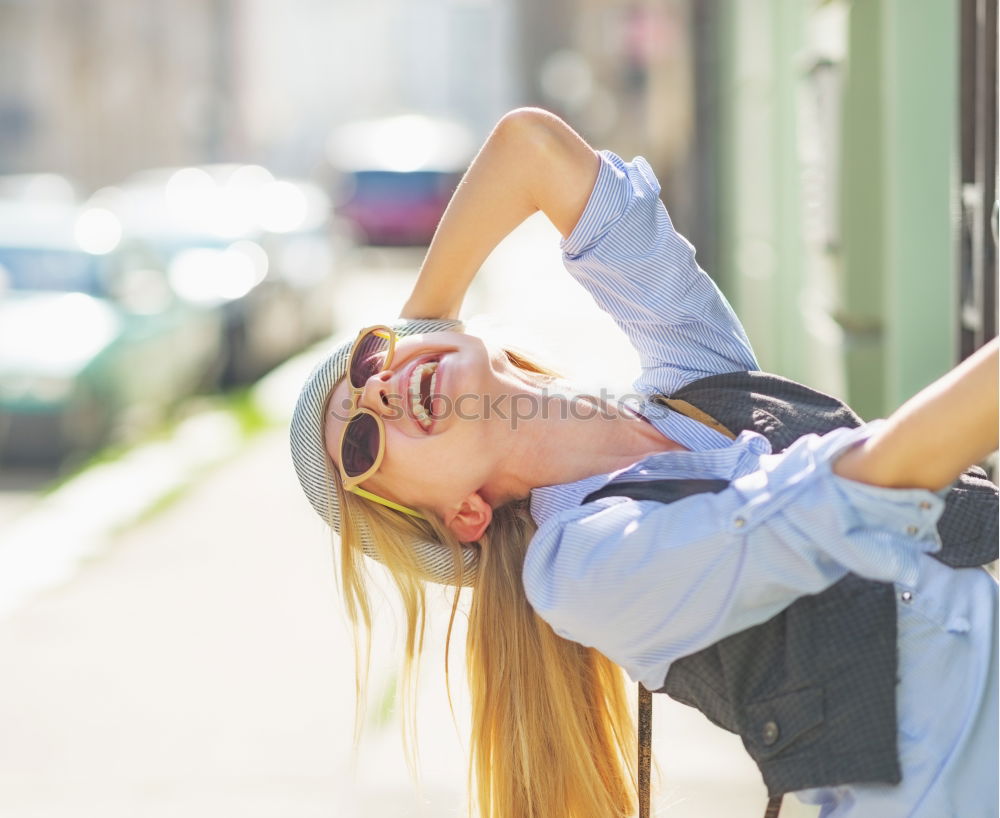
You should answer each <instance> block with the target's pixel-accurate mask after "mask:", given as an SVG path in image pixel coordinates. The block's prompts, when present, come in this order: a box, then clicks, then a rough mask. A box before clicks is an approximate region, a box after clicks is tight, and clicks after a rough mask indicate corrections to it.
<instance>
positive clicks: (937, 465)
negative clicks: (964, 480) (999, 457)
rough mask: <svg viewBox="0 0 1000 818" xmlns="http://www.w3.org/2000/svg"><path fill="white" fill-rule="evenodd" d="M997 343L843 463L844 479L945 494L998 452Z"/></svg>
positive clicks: (910, 404) (922, 395) (906, 407)
mask: <svg viewBox="0 0 1000 818" xmlns="http://www.w3.org/2000/svg"><path fill="white" fill-rule="evenodd" d="M998 350H1000V344H998V340H997V339H996V338H994V339H993V340H992V341H990V343H988V344H986V345H985V346H984V347H982V348H981V349H979V350H978V351H977V352H975V353H974V354H973V355H971V356H970V357H969V358H967V359H966V360H964V361H963V362H962V363H961V364H959V365H958V366H957V367H955V368H954V369H953V370H951V372H949V373H947V374H946V375H944V376H943V377H941V378H939V379H938V380H936V381H935V382H934V383H932V384H931V385H930V386H928V387H927V388H925V389H923V390H921V391H920V392H919V393H917V395H916V396H914V397H913V398H911V399H910V400H908V401H907V402H906V403H904V404H903V405H902V406H901V407H900V408H899V409H897V410H896V411H895V412H893V414H892V415H891V416H890V417H889V419H888V421H887V422H886V425H885V426H884V427H882V428H881V429H880V430H879V431H878V432H877V433H876V434H875V435H873V436H872V437H871V438H869V439H868V440H867V441H866V442H865V443H863V444H861V445H860V446H858V447H856V448H854V449H851V450H850V451H848V452H846V453H845V454H843V455H842V456H841V457H840V458H838V460H837V462H836V463H835V464H834V467H833V470H834V472H835V473H836V474H839V475H840V476H841V477H847V478H849V479H851V480H857V481H858V482H860V483H870V484H872V485H876V486H887V487H892V488H925V489H930V490H931V491H937V490H939V489H942V488H945V487H947V486H949V485H951V483H952V482H953V481H954V480H955V479H956V478H957V477H958V475H959V474H961V473H962V472H963V471H964V470H965V469H966V468H968V467H969V466H971V465H973V464H975V463H978V462H979V461H981V460H983V459H984V458H985V457H986V456H987V455H989V454H990V453H992V452H994V451H996V449H997V415H998V398H997V366H998V357H1000V356H998Z"/></svg>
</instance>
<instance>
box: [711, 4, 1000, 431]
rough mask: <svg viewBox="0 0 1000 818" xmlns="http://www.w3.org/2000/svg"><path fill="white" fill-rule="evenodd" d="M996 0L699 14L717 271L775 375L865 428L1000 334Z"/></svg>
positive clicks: (738, 7) (732, 8)
mask: <svg viewBox="0 0 1000 818" xmlns="http://www.w3.org/2000/svg"><path fill="white" fill-rule="evenodd" d="M699 6H702V4H701V3H699ZM996 8H997V4H996V0H961V1H960V2H947V3H941V2H937V0H869V2H863V3H862V2H848V1H847V0H825V1H824V2H810V3H796V2H785V1H784V0H740V2H735V3H733V2H726V0H717V1H716V2H709V3H707V4H705V5H703V6H702V12H703V13H706V14H711V15H712V18H713V23H714V24H713V25H712V26H711V27H709V28H707V29H706V30H705V31H704V32H703V36H702V38H701V40H700V41H699V43H698V46H697V47H699V48H701V49H703V50H704V51H705V52H706V53H709V54H713V55H715V60H714V61H713V63H712V74H713V76H712V78H711V83H712V86H713V88H714V94H713V97H714V99H715V100H716V108H715V110H714V111H713V112H712V116H711V121H710V122H708V123H706V124H707V125H708V126H709V127H708V128H707V129H705V131H704V132H705V133H706V134H709V133H710V134H711V139H710V140H705V141H700V142H699V144H700V146H701V148H702V149H707V150H708V151H709V152H710V156H711V158H712V160H713V161H714V162H715V164H716V171H715V174H714V181H713V187H712V195H713V197H714V201H713V203H712V213H713V214H714V219H713V221H714V222H715V223H716V224H717V225H718V232H717V236H716V241H715V246H714V248H713V253H714V263H715V266H716V268H717V269H718V271H719V277H720V279H721V281H722V282H723V285H724V286H725V287H726V289H727V291H728V292H729V293H730V294H731V296H732V298H733V300H734V302H735V305H736V307H737V310H738V311H739V312H740V314H741V315H742V317H743V318H744V320H745V322H746V324H747V327H748V331H749V332H750V336H751V338H752V339H753V340H754V343H755V346H756V348H757V350H758V352H759V355H760V358H761V361H762V364H763V365H764V366H765V367H767V368H771V369H774V370H777V371H780V372H783V373H785V374H788V375H790V376H792V377H795V378H798V379H801V380H805V381H806V382H809V383H812V384H814V385H816V386H818V387H820V388H825V389H827V390H828V391H831V392H834V393H836V394H839V395H843V396H846V397H847V398H848V400H849V402H850V403H851V404H852V405H854V406H855V407H856V408H857V409H858V411H859V412H861V413H862V414H863V415H865V416H866V417H876V416H881V415H884V414H886V413H888V412H889V411H891V410H892V409H894V408H895V407H896V406H898V405H899V404H900V403H902V402H903V401H904V400H905V399H906V398H907V397H909V396H910V395H912V394H913V393H914V392H916V391H917V390H919V389H920V388H921V387H923V386H925V385H926V384H927V383H929V382H930V381H931V380H933V379H934V378H935V377H937V376H938V375H940V374H942V373H943V372H945V371H946V370H947V369H949V368H950V367H951V366H953V365H954V364H955V363H956V362H957V361H958V360H959V359H960V358H961V357H963V356H964V355H967V354H968V353H969V352H971V351H972V350H973V349H974V348H976V347H977V346H978V345H980V344H982V343H983V341H984V340H987V339H988V338H989V337H991V336H992V335H994V334H995V333H996V316H997V306H996V256H995V249H996V236H995V232H994V230H992V229H991V228H990V214H991V211H993V217H994V219H995V216H996V214H995V210H993V204H994V202H995V199H996V155H997V142H996V95H997V80H996V60H997V51H996V42H997V15H996Z"/></svg>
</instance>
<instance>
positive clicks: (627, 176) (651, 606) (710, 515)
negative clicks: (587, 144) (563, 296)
mask: <svg viewBox="0 0 1000 818" xmlns="http://www.w3.org/2000/svg"><path fill="white" fill-rule="evenodd" d="M658 197H659V185H658V183H657V181H656V179H655V177H654V175H653V173H652V170H651V168H650V167H649V165H648V164H647V163H646V161H645V160H644V159H641V158H639V159H636V160H634V161H633V162H631V163H625V162H623V161H622V160H621V159H620V158H619V157H617V156H615V155H614V154H612V153H610V152H604V153H602V161H601V169H600V173H599V175H598V179H597V182H596V184H595V187H594V191H593V193H592V194H591V197H590V201H589V202H588V204H587V207H586V209H585V211H584V213H583V215H582V216H581V218H580V221H579V223H578V224H577V226H576V228H575V229H574V230H573V232H572V234H571V235H570V236H569V237H568V238H567V239H566V240H565V241H564V242H563V244H562V248H563V254H564V255H563V259H564V263H565V265H566V268H567V269H568V270H569V272H570V273H571V274H572V275H573V277H574V278H575V279H576V280H577V281H579V282H580V283H581V284H582V285H583V286H584V287H585V288H586V289H587V291H588V292H590V293H591V295H592V296H593V298H594V300H595V301H596V302H597V304H598V305H599V306H600V307H601V308H602V309H604V310H605V311H607V312H608V313H609V314H610V315H611V316H612V317H613V318H614V320H615V321H616V323H617V324H618V326H619V327H621V329H622V330H623V331H624V332H625V333H626V334H627V335H628V337H629V339H630V340H631V342H632V344H633V345H634V347H635V348H636V350H638V352H639V355H640V363H641V365H642V372H641V374H640V375H639V377H638V379H637V380H636V382H635V385H634V388H635V391H636V392H637V393H638V394H640V395H642V396H645V397H649V396H651V395H654V394H660V393H670V392H672V391H674V390H676V389H677V388H679V387H680V386H682V385H684V384H686V383H689V382H691V381H694V380H697V379H698V378H701V377H704V376H707V375H713V374H718V373H723V372H731V371H736V370H746V369H756V368H757V363H756V360H755V358H754V355H753V352H752V350H751V348H750V344H749V342H748V340H747V338H746V335H745V333H744V331H743V328H742V327H741V326H740V323H739V321H738V319H737V318H736V316H735V315H734V314H733V312H732V309H731V308H730V307H729V305H728V304H727V303H726V301H725V299H724V298H723V296H722V294H721V293H720V292H719V291H718V289H717V288H716V287H715V285H714V284H713V282H712V281H711V280H710V279H709V278H708V276H707V275H705V273H703V272H702V271H701V270H700V269H699V268H698V266H697V263H696V261H695V255H694V249H693V248H692V247H691V245H690V244H689V243H688V242H687V241H686V240H685V239H684V238H683V237H681V236H680V235H678V234H677V233H676V232H675V231H674V229H673V226H672V224H671V222H670V219H669V217H668V215H667V212H666V209H665V208H664V206H663V204H662V202H660V200H659V198H658ZM640 411H641V412H642V413H643V414H644V415H645V416H646V417H647V418H648V419H649V420H650V421H651V422H652V423H653V425H654V426H655V427H656V428H657V429H659V430H660V431H661V432H662V433H663V434H664V435H666V436H667V437H669V438H671V439H673V440H675V441H677V442H678V443H681V444H682V445H683V446H685V447H686V448H687V449H688V450H689V451H680V452H667V453H663V454H656V455H652V456H650V457H647V458H645V459H644V460H642V461H640V462H638V463H636V464H634V465H632V466H631V467H629V468H627V469H624V470H622V471H621V472H617V473H615V474H609V475H596V476H593V477H589V478H586V479H584V480H580V481H577V482H575V483H569V484H564V485H558V486H547V487H543V488H538V489H535V490H534V491H533V492H532V495H531V512H532V515H533V516H534V518H535V521H536V522H537V523H538V525H539V529H538V532H537V534H536V535H535V538H534V539H533V540H532V542H531V545H530V547H529V550H528V554H527V557H526V559H525V565H524V585H525V589H526V592H527V594H528V599H529V600H530V602H531V604H532V606H533V607H534V609H535V610H536V611H537V612H538V614H539V615H540V616H542V617H543V618H544V619H545V620H546V621H547V622H549V623H550V624H551V625H552V627H553V628H554V629H555V631H556V632H557V633H559V634H560V635H562V636H564V637H566V638H567V639H572V640H574V641H576V642H580V643H582V644H585V645H590V646H593V647H595V648H597V649H598V650H600V651H601V652H602V653H604V654H605V655H606V656H608V657H609V658H611V659H612V660H614V661H615V662H617V663H618V664H620V665H622V667H624V668H625V670H626V671H627V672H628V673H629V675H630V676H631V677H632V678H633V679H635V680H638V681H640V682H642V683H643V684H644V685H645V686H646V687H648V688H651V689H656V688H659V687H660V686H661V685H662V683H663V679H664V677H665V676H666V673H667V670H668V669H669V667H670V664H671V662H673V661H674V660H675V659H677V658H679V657H682V656H686V655H688V654H691V653H693V652H695V651H697V650H700V649H701V648H703V647H706V646H708V645H711V644H713V643H715V642H717V641H718V640H720V639H722V638H724V637H726V636H729V635H730V634H733V633H736V632H738V631H741V630H744V629H746V628H748V627H751V626H753V625H756V624H758V623H760V622H764V621H766V620H767V619H769V618H771V617H772V616H774V615H775V614H777V613H778V612H780V611H781V610H783V609H784V608H785V607H787V606H788V605H789V604H791V603H792V602H793V601H794V600H795V599H797V598H798V597H800V596H803V595H806V594H814V593H818V592H820V591H822V590H824V589H825V588H828V587H829V586H830V585H832V584H834V583H835V582H836V581H837V580H839V579H840V578H841V577H843V576H844V575H845V574H846V573H847V572H854V573H856V574H859V575H861V576H864V577H868V578H871V579H878V580H882V581H886V582H893V583H895V585H896V588H897V600H898V602H897V610H898V627H899V636H898V645H899V673H900V682H899V685H898V686H897V711H898V721H899V731H900V732H899V751H900V761H901V764H902V769H903V781H902V783H901V784H900V785H899V786H888V785H870V784H865V785H853V786H847V787H837V788H825V789H822V790H812V791H809V792H805V793H800V794H799V797H800V798H802V800H807V801H809V802H811V803H821V804H823V805H824V806H823V810H822V813H821V814H822V815H823V816H824V818H830V817H832V816H835V817H836V818H843V817H844V816H853V818H861V816H878V818H890V816H925V817H926V818H942V817H943V816H961V818H974V817H976V816H984V818H985V816H995V815H996V814H997V743H998V737H997V715H998V714H997V684H998V678H997V656H996V649H995V646H996V613H997V587H996V583H995V582H994V581H993V579H992V578H991V577H990V576H989V575H988V574H987V573H986V572H985V571H982V570H980V569H964V570H953V569H950V568H947V567H946V566H944V565H942V564H941V563H939V562H937V560H935V559H933V558H932V557H930V556H929V554H930V553H933V552H934V551H936V550H937V549H938V548H940V542H939V540H938V536H937V531H936V527H935V523H936V521H937V518H938V517H939V515H940V513H941V510H942V507H943V501H942V500H941V499H940V498H939V497H938V496H936V495H934V494H931V493H929V492H924V491H920V490H898V489H883V488H878V487H873V486H865V485H861V484H858V483H854V482H851V481H848V480H845V479H843V478H840V477H838V476H836V475H834V474H833V473H832V471H831V463H832V461H833V460H834V459H835V458H836V456H837V454H838V453H839V452H841V451H843V450H844V449H845V448H846V447H849V446H851V445H854V444H855V443H856V442H858V441H860V440H863V439H864V438H865V437H866V436H868V435H869V434H871V431H872V429H873V428H874V427H875V425H874V424H868V425H866V426H864V427H862V428H860V429H854V430H847V429H841V430H837V431H835V432H833V433H831V434H828V435H825V436H823V437H819V436H815V435H811V436H808V437H806V438H803V439H802V440H800V441H797V442H796V443H795V444H794V445H793V446H791V447H790V448H789V449H788V450H787V451H786V452H784V453H782V454H780V455H774V454H771V450H770V444H769V443H768V442H767V440H766V439H765V438H763V437H762V436H760V435H758V434H755V433H752V432H744V433H743V434H741V435H740V436H739V437H738V438H737V439H736V440H735V441H730V440H729V439H727V438H726V437H724V436H723V435H721V434H719V433H717V432H715V431H713V430H711V429H709V428H707V427H705V426H703V425H702V424H700V423H697V422H696V421H692V420H690V419H688V418H686V417H683V416H681V415H678V414H676V413H674V412H671V411H669V410H668V409H665V408H663V407H661V406H659V405H658V404H654V403H651V402H648V401H646V402H644V403H643V405H642V406H641V407H640ZM618 475H626V476H627V477H628V478H629V479H638V480H642V479H658V478H663V477H712V478H722V479H725V480H728V481H730V482H731V486H730V488H728V489H727V490H725V491H723V492H721V493H719V494H702V495H697V496H694V497H689V498H687V499H685V500H682V501H680V502H676V503H672V504H669V505H663V504H659V503H655V502H649V501H635V500H628V499H621V498H605V499H603V500H599V501H597V502H595V503H591V504H588V505H587V506H581V505H580V503H581V501H582V499H583V498H584V497H585V496H586V495H587V494H589V493H590V492H592V491H594V490H595V489H597V488H600V487H601V486H603V485H604V484H606V483H607V482H608V481H609V480H610V479H612V478H613V477H615V476H618Z"/></svg>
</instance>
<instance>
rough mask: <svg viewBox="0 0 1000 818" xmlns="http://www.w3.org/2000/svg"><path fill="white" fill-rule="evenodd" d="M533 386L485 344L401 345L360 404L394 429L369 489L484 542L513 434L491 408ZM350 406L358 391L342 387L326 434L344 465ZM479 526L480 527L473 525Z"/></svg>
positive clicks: (444, 339) (405, 341)
mask: <svg viewBox="0 0 1000 818" xmlns="http://www.w3.org/2000/svg"><path fill="white" fill-rule="evenodd" d="M524 386H525V382H524V376H523V374H522V373H521V372H520V370H518V369H517V368H516V367H514V366H513V364H511V363H510V361H509V359H508V358H507V356H506V355H505V354H504V353H503V352H502V351H497V350H491V349H490V348H489V347H487V346H486V344H485V343H484V342H483V341H482V340H481V339H479V338H477V337H475V336H472V335H466V334H464V333H459V332H436V333H428V334H425V335H413V336H409V337H405V338H400V339H398V341H397V342H396V350H395V354H394V356H393V360H392V362H391V364H390V368H389V369H386V370H382V371H380V372H377V373H375V374H373V375H372V376H371V377H369V378H368V380H367V382H366V383H365V385H364V389H363V391H362V393H361V395H360V397H359V400H358V405H359V406H361V407H364V408H366V409H369V410H370V411H372V412H373V413H375V414H377V415H378V416H379V417H380V418H381V419H382V423H383V426H384V428H385V454H384V457H383V460H382V463H381V465H380V466H379V469H378V471H377V472H376V473H375V474H373V475H372V476H371V477H369V478H368V479H366V480H365V481H364V482H363V483H362V486H363V488H365V489H366V490H368V491H371V492H374V493H376V494H378V495H380V496H382V497H385V498H387V499H389V500H393V501H395V502H398V503H402V504H403V505H406V506H409V507H411V508H421V509H429V510H431V511H433V512H434V513H435V514H437V516H439V517H440V518H441V519H443V520H444V521H445V523H446V524H448V525H449V526H450V527H452V528H453V530H455V532H456V534H458V536H459V537H460V538H462V539H465V540H471V539H476V538H477V537H478V535H477V534H476V533H475V530H476V529H477V528H478V527H479V525H480V523H482V522H483V517H484V515H485V517H486V520H485V523H483V525H482V527H483V528H485V524H488V522H489V506H488V503H486V501H485V500H483V497H482V495H483V493H484V491H483V490H484V489H485V488H487V487H488V484H489V482H490V477H491V475H492V474H493V473H494V471H495V468H496V466H497V464H498V463H499V462H500V461H501V460H502V458H503V455H504V452H505V451H506V449H507V446H506V444H505V443H504V440H505V435H506V434H509V432H510V424H509V422H508V421H506V420H505V419H504V418H502V417H500V415H499V413H492V414H491V413H490V412H489V411H488V402H489V401H490V400H495V399H496V398H497V397H498V396H501V395H506V394H509V393H511V392H513V391H518V390H523V389H524ZM350 408H351V390H350V387H349V384H348V383H347V380H346V379H342V380H341V381H340V382H339V383H338V384H337V386H336V387H335V388H334V390H333V392H332V393H331V396H330V400H329V402H328V405H327V413H326V422H325V428H324V435H325V441H326V450H327V453H328V454H329V455H330V457H331V459H332V460H333V462H334V463H335V464H336V463H338V462H339V460H340V451H339V445H340V439H341V434H342V432H343V429H344V424H345V423H346V422H347V419H348V417H349V415H350ZM484 506H485V508H484ZM470 515H471V516H470ZM453 520H454V521H457V523H458V529H457V530H456V527H455V526H453V525H452V521H453ZM470 521H471V527H470V526H469V525H464V524H463V523H468V522H470ZM480 533H481V532H480Z"/></svg>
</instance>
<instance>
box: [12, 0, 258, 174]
mask: <svg viewBox="0 0 1000 818" xmlns="http://www.w3.org/2000/svg"><path fill="white" fill-rule="evenodd" d="M238 5H239V4H237V3H234V2H232V0H173V1H172V2H170V3H164V2H160V1H159V0H0V172H4V173H9V172H34V171H47V172H58V173H63V174H66V175H68V176H70V177H72V178H74V179H76V180H78V181H79V182H80V183H82V185H83V186H84V187H92V186H96V185H99V184H102V183H106V182H108V181H111V180H114V179H116V178H118V177H120V176H121V175H124V174H125V173H128V172H131V171H133V170H137V169H139V168H141V167H143V166H145V165H148V164H150V163H152V162H155V163H157V164H176V163H184V162H195V161H205V160H213V159H218V158H220V157H222V156H225V155H231V154H233V153H236V152H239V150H240V147H241V146H240V139H241V129H240V127H239V123H240V120H241V114H240V111H239V110H238V107H237V106H238V99H239V95H238V94H237V93H235V91H236V73H237V70H238V66H237V61H238V57H239V54H238V52H239V48H238V42H237V38H238V33H239V31H238V27H239V20H238V18H237V16H236V12H237V8H238Z"/></svg>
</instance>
